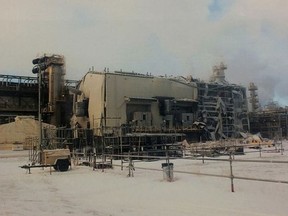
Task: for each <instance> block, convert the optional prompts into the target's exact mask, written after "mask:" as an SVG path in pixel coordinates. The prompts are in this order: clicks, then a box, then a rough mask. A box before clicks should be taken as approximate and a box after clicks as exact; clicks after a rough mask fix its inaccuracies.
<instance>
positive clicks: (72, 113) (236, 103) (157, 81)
mask: <svg viewBox="0 0 288 216" xmlns="http://www.w3.org/2000/svg"><path fill="white" fill-rule="evenodd" d="M33 63H35V64H36V65H35V67H34V69H33V72H35V73H38V72H39V71H41V75H42V77H41V80H40V79H39V74H38V78H37V79H35V78H33V77H31V78H29V77H17V79H15V77H10V76H9V75H1V76H0V81H1V82H0V94H1V96H3V97H1V100H0V110H1V113H3V114H2V116H0V117H1V118H0V120H2V121H3V122H4V121H6V120H7V119H9V118H10V117H11V118H12V117H15V115H17V113H19V114H20V115H25V112H26V113H27V115H28V114H29V115H34V116H35V117H37V114H38V110H37V106H38V108H39V100H38V99H37V93H38V90H39V89H41V99H40V110H41V114H42V120H43V121H44V122H47V123H50V124H53V125H55V126H57V127H58V128H59V127H61V128H60V129H57V130H62V131H61V132H57V133H56V134H61V137H60V140H61V142H63V140H64V139H65V142H66V144H69V145H70V146H74V147H77V148H78V147H80V146H83V145H85V146H86V147H87V146H98V148H100V149H101V148H102V150H103V149H104V148H109V149H113V151H114V152H115V151H116V152H118V153H119V152H122V151H137V152H140V151H141V152H145V151H146V152H147V151H152V150H153V151H154V150H155V151H156V150H161V149H162V150H163V149H164V148H166V147H167V144H169V145H173V146H174V147H175V146H176V148H177V145H176V144H177V142H179V141H182V140H183V139H184V138H185V139H186V140H188V141H196V142H197V141H201V140H202V141H205V140H217V139H227V138H237V137H239V136H240V133H241V132H247V131H251V132H252V133H256V132H262V131H261V130H262V129H263V127H260V126H259V124H261V126H262V125H265V124H264V123H263V121H262V122H261V120H260V119H263V117H262V116H257V115H258V114H259V111H258V108H259V104H258V99H257V92H256V91H257V87H256V86H255V85H254V84H250V87H249V90H250V102H251V104H252V107H253V109H252V114H251V113H249V115H248V103H247V96H246V88H245V87H243V86H240V85H235V84H231V83H229V82H227V81H226V80H225V70H226V69H227V66H226V65H224V64H223V63H221V64H220V65H216V66H214V67H213V74H212V76H211V79H210V81H208V82H204V81H201V80H198V79H193V78H192V77H191V76H190V77H187V78H184V77H166V76H159V77H156V76H151V75H149V74H137V73H134V72H123V71H115V72H107V71H103V72H96V71H94V70H93V71H88V73H87V74H86V75H85V76H84V77H83V79H82V80H81V81H79V82H76V81H69V80H66V79H65V59H64V57H63V56H59V55H44V56H42V57H41V58H37V59H35V60H34V61H33ZM1 79H2V80H1ZM39 80H40V81H39ZM39 83H40V86H39ZM2 111H3V112H2ZM17 111H18V112H17ZM272 119H273V121H274V122H275V118H274V117H273V118H272ZM278 119H280V120H279V121H278V122H281V124H278V125H276V126H275V130H274V129H273V130H274V131H275V133H276V132H277V131H279V130H280V129H279V128H280V127H281V128H283V129H284V132H285V131H287V111H286V113H285V112H284V113H283V112H282V114H281V116H280V117H278ZM249 120H250V122H249ZM264 122H267V121H266V120H265V121H264ZM250 127H251V128H250ZM268 127H270V125H267V128H268ZM276 127H277V130H276ZM63 128H65V131H64V129H63ZM270 128H271V127H270ZM63 131H64V132H63ZM263 131H264V129H263ZM282 131H283V130H282ZM275 133H273V134H271V133H270V134H268V133H267V136H268V135H269V136H272V135H273V136H275ZM263 136H264V137H265V136H266V134H263ZM286 136H287V132H286ZM269 138H271V137H269ZM44 139H45V137H44ZM83 140H84V141H83ZM47 143H48V141H47Z"/></svg>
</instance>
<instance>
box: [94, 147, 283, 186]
mask: <svg viewBox="0 0 288 216" xmlns="http://www.w3.org/2000/svg"><path fill="white" fill-rule="evenodd" d="M285 150H287V149H284V148H281V149H278V150H277V151H276V152H277V153H280V154H281V155H283V152H284V151H285ZM168 151H169V150H166V151H165V154H166V156H148V155H133V154H131V153H128V154H101V155H96V154H93V155H91V156H89V161H90V165H92V166H93V169H95V168H98V169H99V168H100V169H102V171H104V169H105V168H111V167H120V168H121V170H124V166H125V168H128V175H127V176H128V177H133V176H134V171H135V170H147V171H156V172H163V174H165V172H168V179H167V180H168V181H173V179H171V176H172V178H173V173H179V174H188V175H197V176H208V177H217V178H226V179H230V187H231V192H235V188H234V184H235V183H234V180H235V179H237V180H246V181H258V182H268V183H280V184H288V181H287V180H277V179H268V178H257V177H247V176H241V175H235V174H234V168H235V164H236V163H247V165H248V164H251V163H261V164H264V163H266V164H282V165H283V164H287V167H288V160H287V161H285V160H275V159H264V158H262V156H263V153H265V152H271V150H269V149H267V150H265V149H262V148H259V149H255V150H252V151H248V152H247V154H250V153H254V154H255V152H259V158H258V159H238V158H237V159H236V158H235V155H234V154H233V152H231V153H230V154H228V158H222V157H221V158H209V157H205V156H200V157H194V156H191V157H171V156H169V152H168ZM272 152H273V153H275V151H272ZM245 154H246V153H245ZM114 158H117V161H119V160H120V161H121V164H116V163H115V160H114ZM177 159H184V160H189V161H202V163H203V164H204V163H205V162H207V161H213V162H227V167H229V174H226V175H223V174H215V173H201V172H193V171H184V170H178V169H175V167H173V163H171V161H172V160H175V161H177ZM145 160H146V161H151V160H152V161H153V160H158V161H160V162H161V161H162V162H164V161H165V163H162V169H160V168H151V167H143V166H142V167H141V166H137V165H135V163H138V162H143V161H145ZM97 164H98V165H97ZM108 164H109V166H108ZM125 164H128V165H125ZM163 164H166V165H168V166H167V167H164V168H163ZM170 164H172V166H169V165H170Z"/></svg>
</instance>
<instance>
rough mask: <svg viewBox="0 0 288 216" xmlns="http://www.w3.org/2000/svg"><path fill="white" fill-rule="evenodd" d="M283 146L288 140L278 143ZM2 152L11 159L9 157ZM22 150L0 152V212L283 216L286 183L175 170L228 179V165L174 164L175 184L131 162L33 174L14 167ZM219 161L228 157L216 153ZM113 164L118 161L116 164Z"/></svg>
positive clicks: (278, 170) (240, 172) (245, 166)
mask: <svg viewBox="0 0 288 216" xmlns="http://www.w3.org/2000/svg"><path fill="white" fill-rule="evenodd" d="M285 146H287V147H288V143H287V142H285ZM9 155H10V156H11V157H9ZM27 155H28V153H27V152H26V151H19V152H15V151H14V152H12V151H0V198H1V202H0V215H5V216H6V215H13V216H14V215H31V216H33V215H37V216H39V215H44V216H45V215H49V216H51V215H53V216H56V215H101V216H124V215H125V216H132V215H133V216H135V215H137V216H144V215H145V216H146V215H147V216H152V215H155V216H156V215H157V216H161V215H163V216H164V215H165V216H170V215H171V216H172V215H173V216H175V215H177V216H181V215H199V216H202V215H203V216H204V215H205V216H206V215H213V216H217V215H219V216H220V215H221V216H226V215H227V216H228V215H229V216H231V215H233V216H243V215H245V216H246V215H248V216H250V215H251V216H268V215H269V216H271V215H273V216H284V215H285V216H286V215H287V212H288V205H287V203H286V202H287V201H286V200H288V185H287V184H280V183H268V182H259V181H246V180H237V179H235V180H234V186H235V193H232V192H231V190H230V179H229V178H216V177H208V176H200V175H190V174H183V173H177V172H176V171H190V172H196V173H214V174H220V175H229V174H230V170H229V163H228V162H218V161H205V163H204V164H202V161H195V160H185V159H177V160H171V161H170V162H172V163H173V164H174V171H175V172H174V181H173V182H167V181H164V180H163V173H162V172H161V171H154V170H146V169H145V170H144V169H139V168H137V167H141V168H153V169H159V170H161V163H163V161H153V162H136V163H135V164H134V165H135V167H136V169H135V171H134V177H127V174H128V169H127V167H126V166H127V164H125V166H124V170H123V171H121V169H120V167H119V166H115V167H114V169H106V170H104V172H102V170H95V171H93V169H92V168H91V167H85V166H73V167H72V169H71V170H70V171H68V172H56V171H54V170H53V171H52V174H51V175H50V169H49V168H45V169H41V168H35V169H32V170H31V172H32V174H28V173H27V172H26V170H24V169H20V168H19V166H21V165H24V164H27V163H28V158H27ZM287 156H288V152H286V151H284V154H283V155H281V154H280V153H273V152H270V153H268V152H263V153H262V157H261V158H259V153H257V152H255V153H250V154H248V153H247V154H245V155H243V156H236V159H248V158H249V159H257V160H281V161H288V157H287ZM221 158H227V156H223V157H221ZM115 164H120V162H119V161H115ZM287 169H288V164H274V163H241V162H238V163H237V162H233V173H234V175H235V176H246V177H253V178H264V179H275V180H286V181H287V180H288V172H287Z"/></svg>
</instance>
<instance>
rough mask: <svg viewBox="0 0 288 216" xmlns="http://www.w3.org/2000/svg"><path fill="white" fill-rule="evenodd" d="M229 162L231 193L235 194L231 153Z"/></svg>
mask: <svg viewBox="0 0 288 216" xmlns="http://www.w3.org/2000/svg"><path fill="white" fill-rule="evenodd" d="M229 161H230V179H231V192H234V182H233V180H234V176H233V170H232V156H231V152H230V154H229Z"/></svg>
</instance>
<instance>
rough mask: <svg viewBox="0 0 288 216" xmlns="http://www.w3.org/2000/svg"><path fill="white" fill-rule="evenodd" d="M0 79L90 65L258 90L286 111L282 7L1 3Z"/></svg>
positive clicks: (88, 0) (94, 0)
mask: <svg viewBox="0 0 288 216" xmlns="http://www.w3.org/2000/svg"><path fill="white" fill-rule="evenodd" d="M0 2H1V7H0V29H1V34H0V47H1V49H0V52H1V53H0V54H1V57H0V73H1V74H16V75H29V76H31V75H32V73H31V68H32V63H31V60H32V59H33V58H34V57H36V56H37V55H39V54H43V53H56V54H62V55H64V56H65V58H66V66H67V76H66V78H68V79H81V78H82V77H83V76H84V75H85V73H86V72H87V71H88V69H89V68H90V67H92V66H94V68H95V69H96V70H99V71H102V70H103V69H104V68H105V67H109V68H110V71H113V70H119V69H122V70H125V71H132V70H133V71H135V72H139V73H147V72H149V73H152V74H153V75H164V74H167V75H173V76H177V75H181V76H187V75H192V76H193V77H194V78H199V79H202V80H206V79H208V78H209V76H210V75H211V70H212V69H211V68H212V66H213V65H215V64H218V63H219V62H221V61H223V62H224V63H225V64H227V65H228V70H227V71H226V79H227V80H228V81H229V82H231V83H235V84H242V85H244V86H248V83H249V82H251V81H253V82H255V83H256V85H258V87H259V95H260V99H261V102H262V104H263V103H265V102H267V101H269V100H276V101H278V102H279V103H280V104H282V105H288V90H287V87H286V86H287V83H288V74H287V68H288V61H287V56H288V12H287V11H288V1H287V0H177V1H176V0H142V1H140V0H134V1H132V0H125V1H124V0H103V1H100V0H78V1H76V0H49V1H44V0H25V1H22V0H17V1H16V0H0Z"/></svg>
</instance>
